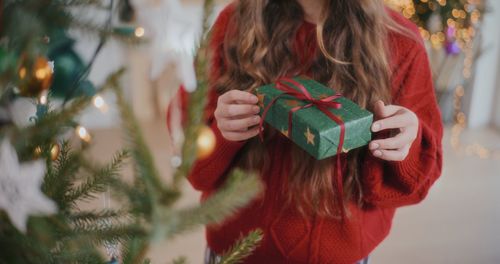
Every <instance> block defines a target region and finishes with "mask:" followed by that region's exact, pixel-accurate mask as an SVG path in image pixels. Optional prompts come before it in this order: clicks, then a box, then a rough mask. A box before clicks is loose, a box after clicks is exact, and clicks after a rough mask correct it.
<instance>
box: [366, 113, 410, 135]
mask: <svg viewBox="0 0 500 264" xmlns="http://www.w3.org/2000/svg"><path fill="white" fill-rule="evenodd" d="M412 122H413V117H412V116H411V115H410V114H409V113H402V114H396V115H393V116H391V117H388V118H384V119H380V120H378V121H376V122H374V123H373V125H372V131H373V132H378V131H381V130H385V129H394V128H403V127H407V126H410V125H412Z"/></svg>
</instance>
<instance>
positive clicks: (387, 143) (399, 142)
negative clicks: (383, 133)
mask: <svg viewBox="0 0 500 264" xmlns="http://www.w3.org/2000/svg"><path fill="white" fill-rule="evenodd" d="M412 141H413V139H412V138H411V135H410V133H404V132H401V133H399V134H397V135H396V136H395V137H391V138H386V139H379V140H373V141H372V142H370V146H369V148H370V150H377V149H387V150H394V149H400V148H403V147H404V146H406V145H407V144H410V143H411V142H412Z"/></svg>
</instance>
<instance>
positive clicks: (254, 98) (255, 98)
mask: <svg viewBox="0 0 500 264" xmlns="http://www.w3.org/2000/svg"><path fill="white" fill-rule="evenodd" d="M249 99H250V101H254V102H258V101H259V98H258V97H257V96H255V95H251V96H250V98H249Z"/></svg>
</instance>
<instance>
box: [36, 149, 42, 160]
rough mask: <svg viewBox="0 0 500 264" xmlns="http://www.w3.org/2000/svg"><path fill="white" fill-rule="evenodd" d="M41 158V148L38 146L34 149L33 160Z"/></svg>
mask: <svg viewBox="0 0 500 264" xmlns="http://www.w3.org/2000/svg"><path fill="white" fill-rule="evenodd" d="M40 156H42V148H41V147H40V146H38V147H36V148H35V158H40Z"/></svg>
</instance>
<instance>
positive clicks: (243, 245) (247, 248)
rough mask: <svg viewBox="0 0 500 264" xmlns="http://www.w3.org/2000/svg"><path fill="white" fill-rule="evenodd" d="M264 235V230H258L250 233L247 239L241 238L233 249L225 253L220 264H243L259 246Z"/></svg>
mask: <svg viewBox="0 0 500 264" xmlns="http://www.w3.org/2000/svg"><path fill="white" fill-rule="evenodd" d="M263 237H264V234H263V232H262V230H260V229H257V230H254V231H252V232H250V233H249V234H248V235H247V236H246V237H244V238H241V239H240V240H238V241H237V242H236V244H234V245H233V247H232V248H231V249H230V250H229V251H228V252H227V253H225V254H224V255H223V256H222V258H221V260H220V262H219V263H220V264H235V263H241V262H242V261H243V260H244V259H245V258H247V257H248V256H250V255H251V254H252V252H254V251H255V249H256V248H257V247H258V246H259V243H260V242H261V241H262V238H263Z"/></svg>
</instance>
